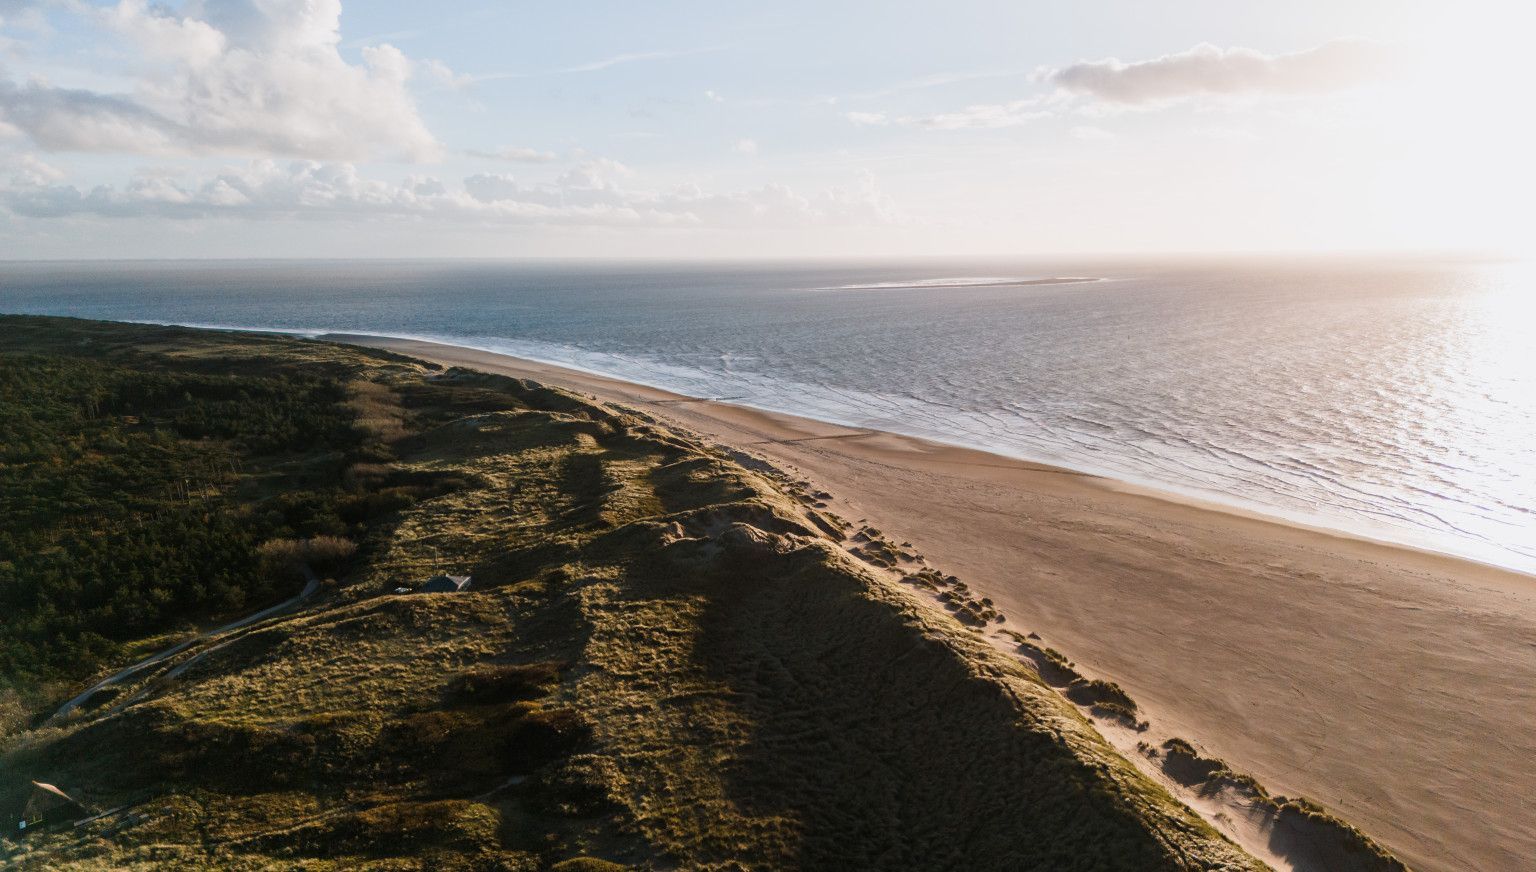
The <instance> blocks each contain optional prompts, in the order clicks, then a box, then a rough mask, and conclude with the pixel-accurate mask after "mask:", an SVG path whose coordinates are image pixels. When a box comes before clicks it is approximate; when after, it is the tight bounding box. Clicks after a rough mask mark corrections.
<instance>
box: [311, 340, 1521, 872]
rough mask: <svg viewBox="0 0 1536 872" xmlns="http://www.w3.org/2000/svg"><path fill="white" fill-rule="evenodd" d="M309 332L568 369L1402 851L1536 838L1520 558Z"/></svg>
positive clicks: (1173, 730)
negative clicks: (708, 444)
mask: <svg viewBox="0 0 1536 872" xmlns="http://www.w3.org/2000/svg"><path fill="white" fill-rule="evenodd" d="M326 338H329V339H335V340H338V341H344V342H352V343H356V344H366V345H371V346H375V347H381V348H388V349H390V350H393V351H397V352H401V353H405V354H409V355H412V356H415V357H419V358H424V359H428V360H433V361H437V362H440V363H443V364H447V365H456V366H467V367H473V368H476V369H480V370H485V371H490V372H498V373H504V374H508V375H515V376H519V377H525V378H531V379H535V380H538V381H540V382H543V383H546V384H551V385H555V386H559V387H563V388H567V389H573V390H577V391H581V392H583V393H587V394H590V395H593V396H596V397H598V398H599V399H602V400H606V401H611V402H617V403H622V404H625V405H629V406H632V407H636V408H640V409H643V410H645V411H647V412H649V413H651V414H654V415H657V416H658V417H662V418H665V419H667V420H669V421H670V422H672V423H674V424H676V425H679V426H682V427H685V428H687V429H690V430H693V431H695V432H697V433H699V434H701V435H704V436H707V437H710V438H713V439H715V440H717V441H719V442H721V443H724V444H727V445H731V446H735V447H739V448H743V449H746V450H748V451H750V452H754V453H757V454H760V455H762V456H763V457H766V458H768V459H769V460H771V461H773V462H774V463H776V464H779V465H781V466H782V467H784V468H787V469H791V470H793V471H796V472H798V473H799V474H801V475H803V476H805V477H806V478H807V479H809V480H810V481H812V482H813V483H814V484H816V485H818V486H820V487H822V488H824V489H825V490H826V491H828V492H830V493H831V494H832V495H833V499H832V508H833V510H834V511H836V512H838V513H839V514H842V515H844V516H846V517H847V518H848V519H850V520H861V519H863V520H865V521H866V522H867V523H869V524H870V525H872V526H875V527H877V528H879V529H880V530H882V531H884V532H885V533H886V535H887V536H888V537H890V538H891V539H893V540H895V541H898V542H902V541H905V542H911V543H912V544H913V545H914V546H915V547H916V549H917V550H918V551H920V552H921V553H922V554H923V555H925V556H926V557H927V558H928V559H929V560H930V561H931V562H932V563H933V564H934V565H935V566H937V567H938V568H940V569H942V570H944V571H946V572H952V573H954V574H956V575H958V576H960V577H961V578H962V579H963V580H964V581H966V582H967V583H968V584H969V585H970V586H971V588H972V589H974V590H975V591H976V592H977V593H978V594H979V595H981V596H986V597H990V598H991V599H992V600H994V601H995V602H996V603H997V605H998V607H999V608H1000V609H1001V611H1002V612H1003V613H1004V614H1006V615H1007V616H1008V619H1009V624H1008V626H1009V627H1011V628H1013V629H1015V630H1019V631H1022V632H1029V631H1033V632H1036V633H1038V634H1040V636H1042V637H1043V639H1044V641H1045V644H1048V645H1050V646H1052V647H1055V648H1057V649H1059V650H1060V651H1062V652H1063V653H1064V654H1066V655H1067V656H1068V657H1070V658H1071V659H1073V660H1075V661H1076V662H1077V664H1078V666H1079V667H1080V669H1082V671H1084V672H1085V673H1086V674H1089V675H1091V676H1094V677H1104V678H1109V679H1112V680H1114V681H1116V682H1118V683H1119V684H1120V685H1122V686H1123V687H1124V688H1125V689H1126V690H1127V691H1129V692H1130V694H1131V695H1132V696H1133V697H1134V698H1135V699H1136V700H1137V702H1138V703H1139V704H1140V706H1141V709H1142V711H1143V712H1144V713H1145V714H1146V716H1148V717H1149V718H1150V719H1151V720H1152V721H1153V722H1154V723H1155V724H1156V725H1157V727H1158V729H1159V731H1161V732H1166V733H1169V734H1173V735H1179V736H1182V737H1184V738H1186V739H1188V740H1190V741H1191V742H1193V743H1194V744H1195V745H1196V746H1197V747H1198V748H1200V749H1201V750H1202V751H1203V752H1205V753H1206V754H1208V755H1211V756H1216V757H1221V758H1223V759H1225V760H1227V761H1228V762H1229V763H1230V764H1231V765H1232V766H1233V767H1234V768H1235V769H1237V770H1238V771H1243V772H1248V773H1250V774H1252V775H1254V776H1255V777H1257V778H1258V779H1259V780H1260V781H1261V782H1262V783H1263V784H1264V785H1265V786H1266V787H1267V788H1268V789H1269V790H1270V791H1271V792H1273V793H1280V794H1285V795H1288V796H1296V795H1302V796H1307V797H1310V798H1312V799H1314V800H1316V801H1318V802H1321V803H1323V804H1324V805H1326V806H1327V807H1328V808H1329V809H1330V810H1332V811H1334V812H1335V813H1337V814H1339V815H1340V816H1342V817H1343V818H1345V819H1346V820H1348V821H1350V822H1351V823H1353V824H1355V825H1357V826H1359V827H1360V828H1361V829H1363V830H1365V831H1366V832H1367V833H1369V834H1370V835H1371V836H1373V837H1374V838H1376V839H1377V840H1379V841H1380V842H1382V843H1383V844H1384V845H1386V846H1387V847H1388V848H1389V849H1391V850H1392V851H1394V852H1395V853H1397V854H1398V856H1400V857H1402V858H1403V859H1404V860H1405V861H1406V862H1408V863H1409V864H1410V865H1411V866H1413V867H1414V868H1416V869H1420V870H1449V869H1520V868H1527V866H1526V864H1527V863H1528V862H1529V861H1530V858H1532V857H1536V800H1532V799H1530V797H1531V796H1532V795H1533V794H1536V729H1533V727H1536V724H1533V721H1532V713H1533V712H1536V579H1533V578H1531V577H1529V576H1526V575H1522V574H1519V573H1515V572H1509V571H1504V570H1501V569H1497V568H1494V567H1490V566H1485V565H1481V564H1476V563H1472V562H1469V561H1464V560H1460V559H1457V558H1453V557H1448V556H1444V555H1439V554H1434V553H1430V552H1425V551H1418V550H1414V549H1410V548H1404V547H1398V546H1393V545H1388V544H1383V543H1378V542H1372V541H1368V540H1365V539H1360V538H1354V537H1351V536H1348V535H1343V534H1339V533H1334V532H1330V531H1325V530H1317V529H1311V528H1307V527H1303V526H1298V525H1294V524H1289V523H1284V522H1280V521H1276V520H1272V519H1267V518H1263V517H1259V516H1254V515H1248V514H1244V513H1242V512H1237V511H1232V510H1228V509H1225V508H1222V507H1218V506H1213V505H1203V504H1200V503H1198V502H1197V501H1192V500H1187V499H1183V498H1177V497H1173V496H1170V495H1166V494H1161V493H1157V492H1154V491H1150V490H1147V489H1143V488H1139V487H1133V486H1129V485H1125V484H1122V483H1118V482H1114V481H1111V480H1107V479H1103V478H1098V477H1094V476H1090V475H1085V474H1081V473H1076V472H1072V471H1070V470H1064V469H1060V468H1055V467H1050V466H1045V465H1041V464H1035V463H1029V462H1024V461H1019V460H1013V459H1009V458H1005V457H1001V456H997V455H993V454H988V453H984V452H980V451H972V450H968V449H962V448H955V447H950V446H945V445H940V444H937V443H933V442H928V441H925V440H921V439H915V438H910V437H905V436H897V435H892V434H889V433H882V432H876V431H870V430H862V429H855V428H848V427H842V426H837V425H832V424H825V423H821V422H816V421H811V420H808V419H804V418H797V417H794V416H790V415H782V414H775V413H767V412H762V411H757V410H753V409H748V408H744V407H740V406H733V405H729V404H726V403H720V402H710V401H706V400H697V399H691V398H688V397H683V396H679V395H676V394H672V393H669V392H666V391H662V390H657V389H653V388H648V387H643V386H639V385H634V384H630V383H627V382H622V381H618V380H614V379H609V378H605V377H601V376H596V375H591V374H587V373H582V372H577V371H574V370H569V369H565V368H561V367H556V366H552V365H547V364H540V363H536V362H530V361H524V360H520V359H517V358H512V357H508V356H504V355H498V354H492V353H489V352H481V351H476V350H470V349H463V348H457V347H453V346H446V345H437V344H432V343H426V342H419V341H414V340H398V339H385V338H380V337H363V336H331V337H326Z"/></svg>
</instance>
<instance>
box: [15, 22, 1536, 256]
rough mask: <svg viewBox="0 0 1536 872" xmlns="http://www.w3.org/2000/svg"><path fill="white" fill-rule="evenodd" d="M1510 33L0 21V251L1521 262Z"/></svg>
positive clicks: (1434, 25) (1519, 131)
mask: <svg viewBox="0 0 1536 872" xmlns="http://www.w3.org/2000/svg"><path fill="white" fill-rule="evenodd" d="M1531 23H1532V21H1531V13H1530V12H1529V11H1528V10H1525V9H1520V8H1514V7H1511V6H1509V5H1508V4H1499V3H1493V2H1487V3H1474V4H1470V5H1462V6H1458V7H1456V8H1454V9H1453V8H1448V7H1439V6H1435V5H1421V6H1413V7H1403V6H1402V5H1401V4H1390V3H1386V2H1375V0H1372V2H1364V0H1362V2H1352V3H1336V4H1329V3H1303V4H1293V5H1288V6H1286V7H1284V8H1279V7H1267V8H1254V7H1247V6H1240V5H1234V4H1229V3H1219V2H1187V3H1183V4H1179V5H1178V6H1175V7H1160V8H1159V9H1158V10H1157V12H1156V14H1150V13H1149V12H1148V11H1147V9H1146V8H1145V7H1144V6H1143V5H1141V4H1135V3H1130V2H1112V3H1105V4H1099V5H1096V6H1094V7H1092V8H1073V9H1071V10H1062V9H1058V8H1054V7H1051V6H1041V5H1035V4H1019V5H1016V4H1004V3H997V2H987V0H970V2H962V3H958V4H945V5H943V6H942V7H941V6H939V5H936V4H932V3H924V2H908V3H902V4H896V5H890V4H881V5H878V6H877V5H874V4H867V3H848V4H840V5H838V6H835V7H832V8H825V7H821V6H817V7H814V8H812V7H810V6H809V5H800V4H795V3H791V4H787V5H783V4H781V5H778V6H775V7H772V8H767V9H729V10H721V9H717V8H714V7H709V6H703V5H699V4H692V3H684V2H671V3H663V4H653V5H648V6H646V7H645V8H643V9H641V8H637V7H630V6H627V5H624V4H616V3H610V4H599V5H597V6H583V7H582V8H580V9H573V8H565V7H532V8H502V7H498V6H494V5H491V4H463V5H460V6H456V7H454V9H453V10H452V11H451V12H449V13H446V14H445V13H443V12H441V11H438V10H431V9H425V8H421V7H417V6H415V5H413V4H405V3H398V2H388V3H374V4H368V5H367V6H363V5H360V4H347V5H345V6H343V4H342V3H340V2H338V0H319V2H296V0H260V2H258V0H187V2H179V3H168V4H149V3H145V2H142V0H120V2H96V3H91V2H65V0H8V2H4V3H0V259H28V260H30V259H82V258H83V259H119V258H133V259H139V258H149V259H162V258H171V259H183V258H220V259H224V258H270V257H298V258H315V257H343V258H355V257H376V256H379V255H381V254H387V255H388V256H390V257H410V258H442V257H449V258H488V257H489V258H505V257H514V258H524V257H531V256H553V257H560V258H596V259H604V260H608V259H633V258H637V257H643V258H646V259H666V260H679V259H701V260H715V259H721V258H725V259H741V258H754V259H763V258H767V259H796V258H817V257H826V256H840V257H866V258H867V257H892V256H895V257H910V256H914V255H924V256H931V257H967V256H968V257H1004V256H1008V257H1017V256H1019V255H1020V254H1023V253H1034V254H1038V256H1061V255H1074V256H1076V255H1086V256H1105V255H1125V256H1142V255H1147V254H1156V253H1174V252H1177V253H1181V254H1189V253H1196V254H1235V253H1292V252H1342V253H1364V252H1372V253H1378V254H1391V253H1400V252H1418V251H1424V250H1429V251H1435V252H1457V253H1459V252H1473V253H1488V254H1493V255H1496V256H1512V257H1524V256H1528V255H1529V254H1530V253H1531V248H1530V245H1531V243H1530V240H1529V239H1528V238H1526V234H1524V233H1523V232H1522V231H1521V230H1520V229H1519V228H1520V222H1519V221H1517V220H1515V219H1516V210H1517V208H1518V206H1519V204H1520V203H1522V202H1526V201H1528V199H1529V198H1530V197H1531V195H1532V194H1533V193H1536V186H1533V185H1532V173H1531V170H1530V167H1529V162H1528V161H1527V159H1526V157H1525V155H1527V154H1528V153H1529V152H1530V151H1531V148H1532V145H1533V143H1532V141H1531V131H1530V126H1531V125H1530V124H1529V122H1528V121H1527V119H1526V118H1525V117H1524V114H1523V113H1521V112H1520V111H1519V110H1518V108H1517V107H1518V105H1520V102H1519V97H1520V90H1521V89H1520V85H1521V82H1522V81H1523V62H1522V61H1521V59H1520V58H1521V52H1522V50H1523V48H1522V45H1521V40H1522V38H1523V34H1525V33H1527V32H1529V29H1530V28H1529V25H1530V24H1531Z"/></svg>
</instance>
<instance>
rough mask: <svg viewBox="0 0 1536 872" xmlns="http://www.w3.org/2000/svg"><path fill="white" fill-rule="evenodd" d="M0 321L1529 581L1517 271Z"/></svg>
mask: <svg viewBox="0 0 1536 872" xmlns="http://www.w3.org/2000/svg"><path fill="white" fill-rule="evenodd" d="M1067 279H1070V281H1066V280H1067ZM0 312H5V313H32V314H51V315H70V316H76V317H82V318H101V319H110V320H118V321H139V322H152V323H171V324H184V325H190V326H203V327H221V328H240V329H254V330H276V331H290V332H295V333H301V334H309V335H319V334H323V333H329V332H348V333H370V334H377V335H384V336H398V337H408V338H419V339H428V340H432V341H436V342H446V343H452V344H456V345H462V346H467V347H471V348H478V349H483V350H488V351H495V352H503V353H506V354H512V355H516V356H518V357H523V358H528V359H532V360H539V361H544V362H548V363H555V364H561V365H565V366H569V367H574V368H578V369H582V370H586V371H589V372H595V373H601V374H604V375H609V376H615V377H618V378H622V379H627V380H630V381H634V382H640V383H644V384H647V385H653V386H656V387H662V388H667V389H670V390H673V391H677V392H679V393H683V394H688V395H691V396H696V397H708V398H716V399H720V400H724V401H727V402H731V403H739V404H741V405H745V406H752V407H756V408H761V409H769V410H774V411H780V412H790V413H794V414H797V415H803V416H807V417H811V418H817V419H821V420H825V421H831V422H836V423H840V424H846V425H852V426H858V427H869V428H874V429H880V430H889V431H893V432H898V433H905V434H909V435H914V436H922V437H927V438H930V439H934V440H938V441H942V442H946V443H952V444H956V445H963V446H968V447H973V448H980V449H985V450H988V451H992V452H996V453H998V454H1004V455H1008V456H1012V457H1018V458H1024V459H1028V460H1036V461H1043V462H1047V463H1052V464H1056V465H1060V466H1065V467H1070V468H1073V469H1078V470H1082V471H1086V472H1091V473H1097V474H1101V475H1105V476H1110V477H1113V478H1117V479H1122V480H1126V481H1131V482H1135V483H1139V484H1143V485H1149V486H1152V487H1156V488H1160V489H1163V490H1167V491H1172V492H1176V493H1179V494H1183V495H1186V496H1194V497H1198V498H1202V499H1207V500H1214V501H1217V502H1220V503H1224V504H1227V505H1231V506H1236V507H1240V508H1243V509H1248V510H1252V511H1258V512H1262V513H1265V514H1269V515H1274V516H1279V517H1282V518H1285V519H1288V520H1292V521H1299V522H1303V523H1308V524H1313V525H1318V526H1323V527H1328V528H1333V529H1340V530H1345V531H1349V532H1352V533H1356V534H1359V535H1365V536H1370V537H1373V538H1378V539H1385V540H1389V541H1394V542H1399V543H1404V544H1409V545H1414V546H1418V547H1425V548H1431V549H1434V550H1439V551H1445V552H1449V553H1453V554H1457V555H1460V556H1464V557H1469V558H1472V559H1476V560H1480V561H1484V562H1489V563H1494V564H1498V565H1502V566H1506V567H1510V568H1514V569H1519V570H1522V571H1525V572H1536V513H1533V512H1536V264H1532V263H1530V262H1524V261H1507V260H1486V261H1485V260H1475V259H1466V258H1445V259H1441V258H1432V257H1419V258H1403V257H1396V258H1390V259H1389V258H1367V257H1274V256H1265V257H1258V256H1254V257H1222V258H1216V257H1191V258H1159V259H1151V258H1141V259H1138V258H1127V257H1121V258H1076V259H1072V258H1055V259H1040V258H1031V259H1024V258H1020V259H995V258H994V259H972V260H959V259H955V260H935V259H926V260H893V261H858V262H855V261H814V262H771V263H763V262H759V263H750V262H694V263H663V262H651V261H645V262H609V261H598V262H593V261H583V262H576V261H515V262H513V261H462V260H457V261H379V260H374V261H124V262H106V261H90V262H21V261H13V262H4V263H0ZM0 342H3V337H0Z"/></svg>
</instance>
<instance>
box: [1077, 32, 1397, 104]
mask: <svg viewBox="0 0 1536 872" xmlns="http://www.w3.org/2000/svg"><path fill="white" fill-rule="evenodd" d="M1386 61H1387V53H1386V50H1385V48H1384V47H1383V46H1381V45H1380V44H1378V43H1373V42H1367V41H1364V40H1334V41H1331V42H1326V43H1324V44H1322V45H1320V46H1317V47H1316V48H1311V49H1307V50H1306V51H1300V52H1295V53H1293V54H1281V55H1266V54H1264V53H1262V52H1258V51H1255V50H1253V49H1249V48H1219V47H1217V46H1214V45H1210V44H1209V43H1202V44H1201V45H1197V46H1195V47H1194V48H1192V49H1190V50H1188V51H1184V52H1179V53H1177V54H1170V55H1164V56H1162V57H1160V58H1154V59H1153V60H1148V61H1139V62H1136V63H1129V64H1128V63H1124V62H1122V61H1119V60H1115V59H1109V60H1102V61H1092V62H1084V63H1078V64H1073V65H1072V66H1069V67H1063V68H1061V69H1058V70H1055V71H1053V72H1051V73H1050V74H1049V77H1048V80H1049V81H1050V82H1051V83H1053V84H1055V85H1057V86H1058V87H1060V88H1063V89H1065V90H1067V91H1068V92H1071V93H1073V94H1078V95H1082V96H1086V97H1091V98H1093V99H1096V100H1102V101H1105V102H1108V103H1119V104H1125V105H1145V104H1155V103H1168V102H1175V101H1179V100H1187V99H1191V98H1197V97H1237V96H1248V95H1287V94H1321V93H1327V92H1330V91H1338V90H1343V89H1345V88H1349V87H1352V86H1354V85H1357V84H1360V83H1361V82H1364V81H1366V80H1368V79H1370V78H1373V77H1375V76H1376V75H1378V74H1379V73H1380V72H1381V71H1382V69H1383V67H1384V66H1385V63H1386Z"/></svg>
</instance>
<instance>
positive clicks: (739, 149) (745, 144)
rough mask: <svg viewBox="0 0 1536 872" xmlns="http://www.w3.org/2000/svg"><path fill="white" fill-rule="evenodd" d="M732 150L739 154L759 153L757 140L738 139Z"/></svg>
mask: <svg viewBox="0 0 1536 872" xmlns="http://www.w3.org/2000/svg"><path fill="white" fill-rule="evenodd" d="M731 151H734V152H736V153H737V154H748V155H751V154H757V140H755V139H738V140H736V142H735V143H733V144H732V145H731Z"/></svg>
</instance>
